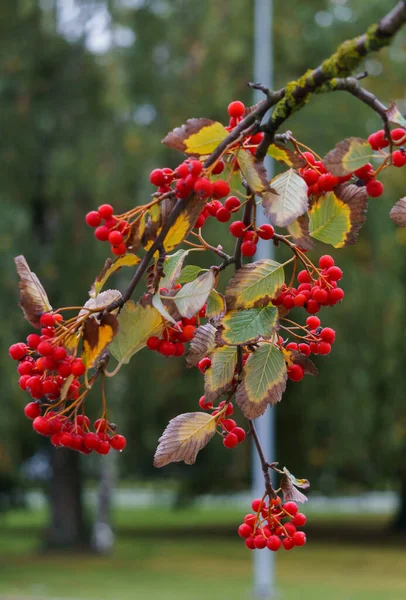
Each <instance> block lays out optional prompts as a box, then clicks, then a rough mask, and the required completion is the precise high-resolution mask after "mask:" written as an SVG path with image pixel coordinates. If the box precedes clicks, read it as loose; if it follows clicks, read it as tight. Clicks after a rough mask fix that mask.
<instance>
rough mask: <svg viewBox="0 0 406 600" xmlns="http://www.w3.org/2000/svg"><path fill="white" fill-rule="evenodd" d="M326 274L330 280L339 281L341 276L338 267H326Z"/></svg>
mask: <svg viewBox="0 0 406 600" xmlns="http://www.w3.org/2000/svg"><path fill="white" fill-rule="evenodd" d="M326 275H327V277H328V278H329V279H331V281H340V279H341V278H342V276H343V272H342V270H341V269H340V267H330V268H329V269H327V272H326Z"/></svg>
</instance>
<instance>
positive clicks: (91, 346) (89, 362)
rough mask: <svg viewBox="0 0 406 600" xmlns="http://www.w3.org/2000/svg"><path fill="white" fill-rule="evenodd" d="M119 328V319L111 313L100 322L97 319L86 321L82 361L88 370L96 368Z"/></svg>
mask: <svg viewBox="0 0 406 600" xmlns="http://www.w3.org/2000/svg"><path fill="white" fill-rule="evenodd" d="M117 328H118V323H117V318H116V317H115V316H114V315H112V314H110V313H106V314H104V315H103V316H102V317H101V319H100V321H98V320H97V319H96V318H95V317H89V318H88V319H86V321H85V324H84V327H83V350H82V360H83V362H84V364H85V365H86V368H87V369H90V368H91V367H93V366H94V364H95V362H96V361H97V359H98V358H99V356H100V355H101V353H102V352H103V350H104V349H105V348H107V346H108V345H109V344H110V342H111V341H112V339H113V337H114V336H115V335H116V333H117Z"/></svg>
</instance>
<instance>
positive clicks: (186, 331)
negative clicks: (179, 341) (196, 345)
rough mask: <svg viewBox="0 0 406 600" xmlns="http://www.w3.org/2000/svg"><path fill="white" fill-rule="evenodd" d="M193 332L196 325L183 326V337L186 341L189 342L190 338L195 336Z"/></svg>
mask: <svg viewBox="0 0 406 600" xmlns="http://www.w3.org/2000/svg"><path fill="white" fill-rule="evenodd" d="M195 332H196V327H194V326H193V325H186V327H184V328H183V337H184V338H185V340H186V341H187V342H190V340H193V338H194V337H195Z"/></svg>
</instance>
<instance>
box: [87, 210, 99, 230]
mask: <svg viewBox="0 0 406 600" xmlns="http://www.w3.org/2000/svg"><path fill="white" fill-rule="evenodd" d="M101 222H102V218H101V216H100V215H99V213H98V212H97V211H95V210H92V211H91V212H88V213H87V215H86V223H87V224H88V225H89V227H97V226H98V225H100V223H101Z"/></svg>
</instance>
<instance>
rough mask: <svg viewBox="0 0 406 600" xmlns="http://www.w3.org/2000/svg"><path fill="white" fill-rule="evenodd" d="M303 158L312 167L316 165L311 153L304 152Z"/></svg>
mask: <svg viewBox="0 0 406 600" xmlns="http://www.w3.org/2000/svg"><path fill="white" fill-rule="evenodd" d="M302 156H303V157H304V158H305V159H306V160H307V162H309V163H310V164H311V165H315V164H316V159H315V158H314V156H313V154H312V153H311V152H303V153H302Z"/></svg>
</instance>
